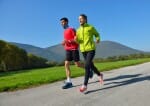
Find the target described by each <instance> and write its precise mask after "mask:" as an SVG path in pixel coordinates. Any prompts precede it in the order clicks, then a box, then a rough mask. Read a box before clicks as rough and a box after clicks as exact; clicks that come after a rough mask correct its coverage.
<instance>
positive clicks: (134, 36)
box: [0, 0, 150, 51]
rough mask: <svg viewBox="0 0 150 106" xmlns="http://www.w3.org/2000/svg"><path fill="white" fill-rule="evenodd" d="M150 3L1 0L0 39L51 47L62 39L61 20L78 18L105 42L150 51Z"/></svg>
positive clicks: (129, 0)
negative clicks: (86, 18)
mask: <svg viewBox="0 0 150 106" xmlns="http://www.w3.org/2000/svg"><path fill="white" fill-rule="evenodd" d="M149 6H150V0H0V39H2V40H5V41H9V42H18V43H24V44H31V45H35V46H38V47H43V48H45V47H49V46H53V45H55V44H58V43H60V42H61V41H62V39H63V29H62V27H61V25H60V21H59V19H60V18H62V17H68V18H69V25H70V26H72V27H74V28H78V26H79V22H78V16H79V15H80V14H81V13H84V14H86V15H87V16H88V22H89V24H91V25H94V26H95V28H96V29H97V30H98V31H99V32H100V34H101V39H102V41H104V40H110V41H116V42H119V43H121V44H124V45H127V46H129V47H132V48H135V49H139V50H144V51H150V46H149V45H150V7H149Z"/></svg>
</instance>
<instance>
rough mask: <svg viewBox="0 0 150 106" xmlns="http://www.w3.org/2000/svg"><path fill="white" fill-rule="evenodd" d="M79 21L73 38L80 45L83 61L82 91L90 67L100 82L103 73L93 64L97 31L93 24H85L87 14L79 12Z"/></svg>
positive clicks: (97, 40)
mask: <svg viewBox="0 0 150 106" xmlns="http://www.w3.org/2000/svg"><path fill="white" fill-rule="evenodd" d="M79 23H80V27H79V28H78V29H77V33H76V37H75V40H76V41H77V42H78V43H79V45H80V51H81V52H82V54H83V57H84V61H85V78H84V84H83V85H82V86H81V87H80V92H84V91H85V90H86V89H87V84H88V80H89V76H90V69H91V70H93V71H94V73H96V74H97V75H98V77H99V81H100V83H102V82H103V74H102V73H100V72H99V71H98V69H97V68H96V67H95V66H94V64H93V58H94V56H95V50H96V45H95V42H94V37H95V38H96V43H99V42H100V36H99V33H98V32H97V30H96V29H95V28H94V27H93V26H91V25H89V24H87V16H86V15H85V14H81V15H80V16H79Z"/></svg>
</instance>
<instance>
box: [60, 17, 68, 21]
mask: <svg viewBox="0 0 150 106" xmlns="http://www.w3.org/2000/svg"><path fill="white" fill-rule="evenodd" d="M62 20H64V21H66V22H68V18H66V17H63V18H61V19H60V21H62Z"/></svg>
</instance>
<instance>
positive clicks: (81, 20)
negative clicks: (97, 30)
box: [79, 16, 86, 25]
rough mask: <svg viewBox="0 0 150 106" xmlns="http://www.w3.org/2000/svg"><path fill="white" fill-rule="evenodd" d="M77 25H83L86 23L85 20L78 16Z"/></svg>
mask: <svg viewBox="0 0 150 106" xmlns="http://www.w3.org/2000/svg"><path fill="white" fill-rule="evenodd" d="M79 23H80V25H83V24H85V23H86V19H85V18H84V17H83V16H79Z"/></svg>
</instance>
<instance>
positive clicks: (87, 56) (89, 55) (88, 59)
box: [82, 50, 100, 86]
mask: <svg viewBox="0 0 150 106" xmlns="http://www.w3.org/2000/svg"><path fill="white" fill-rule="evenodd" d="M82 54H83V57H84V61H85V77H84V85H86V86H87V84H88V80H89V75H90V70H92V71H94V73H96V74H97V75H98V76H100V72H99V71H98V70H97V68H96V67H95V66H94V64H93V58H94V56H95V50H92V51H88V52H82Z"/></svg>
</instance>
